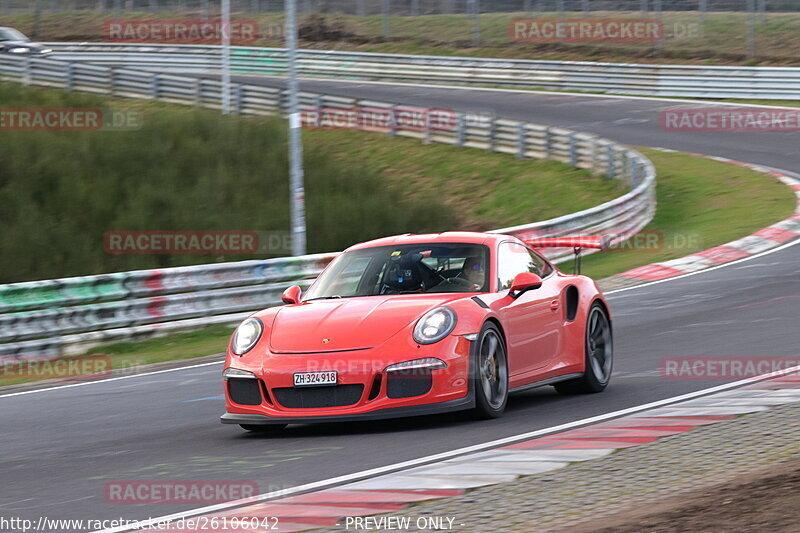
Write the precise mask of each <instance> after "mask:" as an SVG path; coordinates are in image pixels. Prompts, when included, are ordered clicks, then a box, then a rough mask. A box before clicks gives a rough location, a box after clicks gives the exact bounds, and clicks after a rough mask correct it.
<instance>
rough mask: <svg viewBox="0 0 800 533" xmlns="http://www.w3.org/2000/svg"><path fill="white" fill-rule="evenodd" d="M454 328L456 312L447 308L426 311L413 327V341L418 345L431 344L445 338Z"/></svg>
mask: <svg viewBox="0 0 800 533" xmlns="http://www.w3.org/2000/svg"><path fill="white" fill-rule="evenodd" d="M454 327H456V312H455V311H453V310H452V309H450V308H449V307H437V308H436V309H433V310H432V311H428V312H427V313H425V315H424V316H423V317H422V318H420V319H419V321H418V322H417V325H416V326H414V340H415V341H417V342H418V343H419V344H433V343H434V342H439V341H440V340H442V339H443V338H445V337H447V336H448V335H449V334H450V332H451V331H453V328H454Z"/></svg>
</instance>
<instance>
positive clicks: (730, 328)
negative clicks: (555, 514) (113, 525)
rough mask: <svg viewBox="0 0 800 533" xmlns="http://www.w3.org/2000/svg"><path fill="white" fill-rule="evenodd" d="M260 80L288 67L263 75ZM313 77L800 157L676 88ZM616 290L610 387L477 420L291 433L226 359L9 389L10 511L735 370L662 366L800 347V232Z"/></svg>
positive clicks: (368, 451) (367, 90)
mask: <svg viewBox="0 0 800 533" xmlns="http://www.w3.org/2000/svg"><path fill="white" fill-rule="evenodd" d="M254 80H258V81H260V82H262V83H265V84H270V85H276V84H278V83H280V82H278V81H275V80H260V79H258V78H248V81H254ZM302 88H303V89H305V90H309V91H324V92H327V93H331V94H344V95H349V96H356V97H361V98H374V99H379V100H393V101H397V102H400V103H407V104H411V105H426V106H438V107H453V108H457V109H461V110H471V111H478V112H494V113H496V114H497V115H498V116H503V117H509V118H520V119H526V120H530V121H534V122H539V123H549V124H554V125H561V126H565V127H569V128H573V129H577V130H582V131H591V132H595V133H598V134H601V135H603V136H605V137H609V138H612V139H615V140H617V141H620V142H623V143H627V144H632V145H640V146H660V147H667V148H673V149H677V150H686V151H693V152H701V153H706V154H709V155H719V156H725V157H731V158H735V159H738V160H743V161H747V162H751V163H760V164H764V165H770V166H773V167H777V168H782V169H785V170H789V171H800V154H798V153H797V146H798V143H797V141H798V136H797V135H798V134H741V133H740V134H733V133H720V134H707V133H695V134H689V133H681V134H675V133H665V132H663V131H661V129H660V127H659V116H658V112H659V110H660V109H662V108H666V107H675V106H676V105H681V104H676V103H674V102H673V103H670V102H664V101H658V100H637V99H618V98H613V97H601V98H598V97H591V96H575V95H549V94H547V95H544V94H536V93H512V92H498V91H485V90H461V91H456V90H453V89H432V88H426V87H408V86H406V87H399V86H387V85H379V84H357V83H336V82H321V81H320V82H317V81H314V82H312V81H306V82H303V84H302ZM684 105H688V106H689V107H693V106H696V104H694V105H693V104H684ZM354 156H356V157H357V154H354ZM698 179H702V177H698ZM765 179H768V178H765ZM544 193H546V191H543V194H544ZM742 216H747V214H746V213H743V214H742ZM609 299H610V302H611V305H612V314H613V318H614V328H615V340H616V363H615V377H614V379H613V382H612V384H611V386H610V387H609V388H608V390H607V391H606V392H604V393H602V394H599V395H591V396H578V397H562V396H557V395H556V394H555V393H554V391H553V389H552V388H550V387H547V388H544V389H540V390H535V391H531V392H528V393H524V394H520V395H517V396H513V397H512V399H511V400H510V403H509V406H508V410H507V412H506V415H505V416H504V417H503V418H501V419H498V420H492V421H480V422H477V421H472V420H470V419H469V417H468V416H465V415H460V414H458V415H447V416H433V417H424V418H417V419H405V420H392V421H382V422H369V423H358V424H352V423H351V424H347V425H318V426H292V427H290V428H289V429H287V430H286V431H285V432H284V433H283V434H282V435H280V436H278V437H260V436H253V435H249V434H246V433H245V432H243V431H241V430H240V429H239V428H238V427H236V426H223V425H221V424H220V423H219V421H218V417H219V415H220V414H221V413H222V412H223V410H224V406H223V401H222V400H221V399H220V395H221V391H222V389H221V382H220V379H219V375H220V371H221V365H218V364H213V365H209V366H203V367H198V368H185V369H180V370H175V371H170V372H164V373H159V374H152V375H141V376H135V377H132V378H129V379H122V380H117V381H107V382H97V383H93V384H88V385H85V386H79V387H73V388H61V389H53V390H45V391H37V392H34V393H31V394H24V395H18V396H6V397H1V396H0V428H2V430H0V431H1V432H0V472H2V480H1V481H0V516H4V517H23V518H30V519H34V520H36V519H38V517H40V516H46V517H48V518H76V519H81V518H82V519H102V518H117V517H124V518H130V519H146V518H149V517H158V516H163V515H167V514H171V513H174V512H177V511H182V510H188V509H192V508H196V507H201V506H202V505H200V504H198V505H148V504H135V505H131V504H111V503H107V502H106V501H105V500H104V494H103V487H104V484H105V483H106V482H108V481H115V480H161V481H172V480H192V479H193V480H212V479H216V480H254V481H256V482H257V483H258V484H259V487H260V489H261V490H260V491H261V492H268V491H273V490H279V489H281V488H287V487H293V486H297V485H301V484H304V483H309V482H313V481H319V480H324V479H328V478H332V477H335V476H340V475H345V474H350V473H354V472H358V471H363V470H366V469H370V468H376V467H381V466H386V465H390V464H393V463H398V462H401V461H405V460H410V459H415V458H419V457H423V456H427V455H430V454H434V453H439V452H445V451H448V450H452V449H454V448H460V447H464V446H468V445H472V444H480V443H482V442H486V441H491V440H494V439H498V438H502V437H507V436H513V435H516V434H519V433H523V432H527V431H532V430H536V429H542V428H547V427H551V426H554V425H558V424H563V423H567V422H571V421H575V420H579V419H583V418H586V417H590V416H594V415H600V414H603V413H608V412H612V411H616V410H619V409H623V408H627V407H633V406H637V405H640V404H644V403H647V402H651V401H656V400H661V399H665V398H670V397H674V396H677V395H680V394H684V393H687V392H691V391H696V390H700V389H704V388H707V387H710V386H713V385H718V384H720V383H721V382H720V381H713V382H709V381H690V380H682V381H677V380H667V379H664V378H663V377H662V376H661V374H660V371H659V366H660V361H661V360H662V359H663V358H668V357H787V358H789V359H792V360H797V359H798V356H799V355H800V353H799V351H798V346H799V345H800V328H798V327H797V317H798V309H800V245H798V246H791V247H788V248H785V249H783V250H780V251H778V252H775V253H772V254H769V255H764V256H762V257H757V258H755V259H752V260H749V261H745V262H742V263H738V264H734V265H731V266H727V267H725V268H720V269H716V270H712V271H708V272H704V273H700V274H698V275H694V276H689V277H685V278H681V279H676V280H671V281H668V282H665V283H659V284H654V285H649V286H643V287H639V288H635V289H632V290H628V291H623V292H618V293H615V294H612V295H610V297H609ZM197 355H203V354H197Z"/></svg>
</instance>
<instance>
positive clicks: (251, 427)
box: [239, 424, 289, 435]
mask: <svg viewBox="0 0 800 533" xmlns="http://www.w3.org/2000/svg"><path fill="white" fill-rule="evenodd" d="M288 425H289V424H239V427H241V428H242V429H243V430H245V431H248V432H250V433H257V434H259V435H277V434H278V433H280V432H281V430H283V429H285V428H286V426H288Z"/></svg>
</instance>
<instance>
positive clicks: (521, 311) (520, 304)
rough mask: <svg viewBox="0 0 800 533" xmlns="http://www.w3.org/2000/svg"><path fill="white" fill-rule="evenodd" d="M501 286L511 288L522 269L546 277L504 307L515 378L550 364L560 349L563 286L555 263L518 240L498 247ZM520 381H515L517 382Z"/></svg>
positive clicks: (511, 366)
mask: <svg viewBox="0 0 800 533" xmlns="http://www.w3.org/2000/svg"><path fill="white" fill-rule="evenodd" d="M497 258H498V263H497V272H498V277H499V279H498V290H499V291H504V290H508V288H509V287H510V286H511V282H512V280H513V279H514V277H515V276H516V275H517V274H519V273H520V272H533V273H534V274H537V275H539V276H541V277H542V281H543V283H542V286H541V287H540V288H538V289H532V290H529V291H526V292H524V293H523V294H522V295H520V296H519V297H518V298H516V299H511V298H509V299H508V303H507V305H505V306H504V307H503V308H501V309H500V314H501V319H502V320H503V324H504V326H505V333H506V342H507V343H508V347H507V348H508V354H509V357H508V360H509V374H510V376H511V377H512V378H513V377H515V376H522V375H524V374H528V373H531V372H534V371H535V370H537V369H540V368H542V367H544V366H546V365H547V364H548V363H549V362H550V361H551V360H552V359H553V358H554V357H555V356H556V354H557V353H558V350H559V344H560V342H561V320H560V316H561V310H560V309H559V305H560V304H559V302H560V299H559V293H560V288H559V286H558V281H557V279H556V276H554V275H552V274H553V269H552V267H551V266H550V265H549V264H548V263H547V262H546V261H544V260H543V259H542V258H541V257H540V256H538V255H537V254H535V253H534V252H532V251H530V250H529V249H528V248H526V247H525V246H523V245H521V244H519V243H517V242H512V241H508V242H503V243H501V244H500V246H499V247H498V254H497ZM515 385H516V384H512V386H515Z"/></svg>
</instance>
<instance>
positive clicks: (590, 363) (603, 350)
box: [553, 302, 614, 394]
mask: <svg viewBox="0 0 800 533" xmlns="http://www.w3.org/2000/svg"><path fill="white" fill-rule="evenodd" d="M584 353H585V357H586V370H585V371H584V372H583V376H581V377H579V378H577V379H571V380H569V381H564V382H561V383H556V384H555V385H553V386H554V387H555V389H556V391H558V393H559V394H591V393H595V392H602V391H603V390H605V388H606V387H607V386H608V382H609V381H610V379H611V369H612V367H613V366H614V342H613V336H612V334H611V321H610V320H609V319H608V314H607V313H606V311H605V309H604V308H603V306H602V305H601V304H600V303H599V302H594V303H593V304H592V306H591V307H590V308H589V315H588V317H587V319H586V335H585V340H584Z"/></svg>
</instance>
